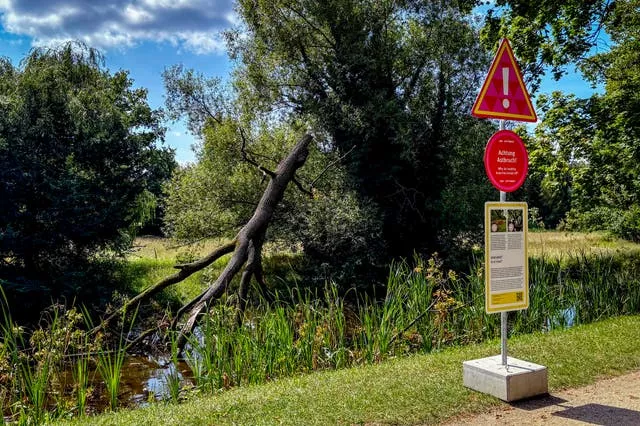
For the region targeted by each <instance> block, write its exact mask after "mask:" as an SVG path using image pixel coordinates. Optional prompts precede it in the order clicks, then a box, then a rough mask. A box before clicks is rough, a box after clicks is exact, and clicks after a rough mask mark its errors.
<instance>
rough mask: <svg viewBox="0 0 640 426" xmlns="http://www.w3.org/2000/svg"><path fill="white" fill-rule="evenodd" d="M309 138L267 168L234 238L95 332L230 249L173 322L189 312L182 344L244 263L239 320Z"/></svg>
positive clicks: (134, 301) (258, 277)
mask: <svg viewBox="0 0 640 426" xmlns="http://www.w3.org/2000/svg"><path fill="white" fill-rule="evenodd" d="M311 140H312V136H311V135H310V134H305V135H304V136H303V137H302V138H300V140H299V141H298V142H297V143H296V145H295V146H294V147H293V149H292V150H291V152H289V154H288V155H287V157H286V158H285V159H284V160H282V161H281V162H280V164H279V165H278V167H277V168H276V170H275V172H269V176H270V177H271V180H270V181H269V184H268V185H267V188H266V189H265V191H264V193H263V194H262V198H261V199H260V202H259V203H258V206H257V207H256V210H255V212H254V214H253V216H252V217H251V219H249V221H248V222H247V223H246V224H245V225H244V226H243V227H242V228H241V229H240V231H239V232H238V234H237V235H236V237H235V239H234V240H233V241H231V242H230V243H227V244H225V245H223V246H221V247H219V248H217V249H216V250H214V251H213V252H211V253H210V254H208V255H207V256H205V257H204V258H202V259H200V260H197V261H195V262H192V263H188V264H185V265H178V266H176V268H177V269H179V272H177V273H175V274H173V275H171V276H169V277H167V278H165V279H163V280H161V281H160V282H158V283H157V284H155V285H154V286H152V287H150V288H148V289H147V290H145V291H143V292H142V293H140V294H139V295H138V296H136V297H134V298H133V299H131V300H130V301H128V302H127V303H126V304H125V305H123V306H122V307H121V308H120V309H119V310H118V311H116V312H115V313H113V314H112V315H110V316H109V317H107V318H106V319H105V320H104V321H102V323H101V324H100V325H99V326H98V327H96V328H94V329H93V330H92V331H93V332H96V331H98V330H100V329H102V328H104V327H106V326H107V325H108V324H109V323H110V322H111V321H113V319H115V318H116V317H118V315H120V314H121V313H122V312H124V311H126V310H128V309H129V308H130V307H133V306H139V305H140V304H141V303H143V302H144V301H146V300H147V299H149V298H150V297H151V296H153V295H154V294H156V293H158V292H159V291H161V290H163V289H164V288H166V287H168V286H170V285H173V284H177V283H179V282H181V281H183V280H184V279H186V278H187V277H189V276H190V275H192V274H194V273H195V272H197V271H199V270H201V269H204V268H205V267H207V266H209V265H210V264H212V263H213V262H215V261H216V260H217V259H219V258H220V257H222V256H223V255H225V254H227V253H233V255H232V257H231V259H230V260H229V263H228V264H227V266H226V267H225V268H224V270H223V271H222V272H221V273H220V275H219V276H218V279H217V280H216V281H215V282H214V283H213V284H211V285H210V286H209V287H208V288H207V289H206V290H205V291H204V292H203V293H202V294H200V295H199V296H198V297H196V298H195V299H193V300H192V301H190V302H189V303H187V304H185V305H184V306H182V308H180V310H179V311H178V312H177V313H176V317H175V319H174V322H173V324H172V326H173V327H176V328H177V326H178V323H179V321H180V319H181V318H182V316H183V315H184V314H185V313H187V312H188V316H187V318H186V321H185V322H184V324H183V325H182V327H181V329H180V334H179V335H178V344H179V345H180V347H182V346H184V343H185V342H186V336H187V334H190V333H191V332H192V331H193V328H194V327H195V325H196V323H197V320H198V317H199V316H200V314H201V313H202V311H203V310H204V309H205V307H206V306H207V304H208V303H209V302H211V301H213V300H215V299H217V298H219V297H220V296H221V295H222V294H224V292H225V291H226V290H227V288H228V286H229V284H230V283H231V280H232V279H233V277H234V276H235V275H236V274H237V273H238V272H239V271H240V269H241V268H242V266H243V265H245V263H246V267H245V270H244V272H243V274H242V278H241V280H240V287H239V289H238V304H237V307H238V317H237V320H238V321H240V320H241V318H242V312H243V310H244V307H245V305H246V299H247V293H248V288H249V284H250V281H251V278H252V277H255V279H256V281H258V283H260V284H261V285H262V284H263V283H264V279H263V276H262V244H263V242H264V238H265V234H266V231H267V228H268V227H269V224H270V222H271V219H272V218H273V213H274V211H275V209H276V206H277V205H278V203H279V202H280V201H281V200H282V198H283V196H284V192H285V190H286V188H287V185H288V184H289V182H291V181H292V180H294V176H295V173H296V171H297V170H298V169H299V168H300V167H302V166H303V165H304V163H305V161H306V160H307V156H308V155H309V144H310V143H311ZM263 170H264V169H263Z"/></svg>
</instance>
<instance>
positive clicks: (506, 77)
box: [502, 67, 509, 109]
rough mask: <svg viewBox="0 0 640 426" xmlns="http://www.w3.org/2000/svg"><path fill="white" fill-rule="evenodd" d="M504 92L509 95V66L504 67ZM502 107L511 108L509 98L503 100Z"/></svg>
mask: <svg viewBox="0 0 640 426" xmlns="http://www.w3.org/2000/svg"><path fill="white" fill-rule="evenodd" d="M502 94H503V95H505V96H509V67H502ZM502 107H503V108H504V109H507V108H509V99H506V98H505V99H503V100H502Z"/></svg>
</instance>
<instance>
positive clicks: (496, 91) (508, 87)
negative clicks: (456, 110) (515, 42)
mask: <svg viewBox="0 0 640 426" xmlns="http://www.w3.org/2000/svg"><path fill="white" fill-rule="evenodd" d="M471 115H473V116H474V117H479V118H500V119H503V120H515V121H531V122H535V121H537V119H538V118H537V117H536V112H535V111H534V109H533V105H532V104H531V99H530V97H529V92H527V88H526V87H525V86H524V81H523V80H522V73H521V72H520V67H518V63H517V62H516V58H515V57H514V56H513V50H511V46H510V45H509V41H508V40H507V39H506V38H505V39H503V40H502V43H500V47H499V48H498V53H496V56H495V58H493V62H492V63H491V68H489V74H488V75H487V79H486V80H485V81H484V84H483V85H482V89H481V90H480V94H478V98H477V99H476V102H475V103H474V104H473V109H472V110H471Z"/></svg>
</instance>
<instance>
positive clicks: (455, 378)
mask: <svg viewBox="0 0 640 426" xmlns="http://www.w3.org/2000/svg"><path fill="white" fill-rule="evenodd" d="M639 330H640V316H627V317H618V318H614V319H609V320H606V321H602V322H599V323H593V324H589V325H584V326H578V327H574V328H572V329H568V330H562V331H553V332H550V333H546V334H543V333H536V334H531V335H524V336H518V337H516V338H513V339H510V341H509V349H510V354H511V355H513V356H516V357H519V358H521V359H526V360H528V361H532V362H536V363H539V364H542V365H546V366H547V367H548V369H549V386H550V390H551V391H554V390H558V389H560V388H565V387H575V386H580V385H585V384H587V383H591V382H593V381H595V380H596V379H598V378H601V377H605V376H610V375H617V374H622V373H625V372H628V371H633V370H636V369H638V368H640V345H638V341H639V340H640V331H639ZM497 352H499V342H498V341H496V340H493V341H490V342H486V343H483V344H478V345H470V346H466V347H457V348H450V349H446V350H443V351H441V352H437V353H432V354H427V355H414V356H410V357H403V358H396V359H392V360H389V361H387V362H384V363H382V364H379V365H374V366H365V367H356V368H350V369H344V370H338V371H330V372H318V373H313V374H309V375H299V376H296V377H292V378H287V379H282V380H277V381H273V382H270V383H267V384H265V385H260V386H249V387H245V388H238V389H233V390H231V391H227V392H224V393H222V394H219V395H215V396H209V397H201V398H194V399H191V400H189V401H188V402H186V403H184V404H181V405H164V404H154V405H152V406H150V407H147V408H143V409H138V410H123V411H121V412H119V413H115V414H105V415H101V416H98V417H93V418H83V419H79V420H78V421H77V422H75V423H73V424H80V423H81V424H94V425H134V424H166V425H169V424H184V425H187V424H188V425H200V424H202V425H211V424H216V425H218V424H220V425H225V424H247V425H257V424H291V425H299V424H305V425H314V424H317V425H325V424H364V423H382V424H387V423H388V424H423V423H437V422H441V421H444V420H446V419H447V418H449V417H451V416H454V415H457V414H461V413H472V412H479V411H484V410H487V409H489V408H491V407H493V406H495V405H499V404H502V403H501V402H500V401H498V400H496V399H495V398H493V397H490V396H487V395H483V394H479V393H476V392H473V391H470V390H468V389H466V388H464V387H463V386H462V362H463V361H465V360H470V359H475V358H480V357H485V356H489V355H495V354H496V353H497ZM78 422H79V423H78Z"/></svg>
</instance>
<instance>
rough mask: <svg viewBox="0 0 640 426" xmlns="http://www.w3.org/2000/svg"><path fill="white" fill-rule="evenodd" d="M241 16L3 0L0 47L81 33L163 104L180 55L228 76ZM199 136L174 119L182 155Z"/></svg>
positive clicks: (74, 0) (546, 86)
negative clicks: (166, 75)
mask: <svg viewBox="0 0 640 426" xmlns="http://www.w3.org/2000/svg"><path fill="white" fill-rule="evenodd" d="M234 21H235V17H234V15H233V1H232V0H104V1H95V0H46V1H42V0H19V1H16V0H0V55H2V56H8V57H9V58H11V60H12V61H13V63H14V64H18V63H19V61H20V60H21V59H22V58H23V57H24V56H25V55H26V54H27V53H28V52H29V50H30V49H31V48H32V47H33V46H43V45H52V44H56V43H60V42H62V41H67V40H73V39H78V40H82V41H85V42H86V43H87V44H89V45H91V46H93V47H97V48H99V49H101V50H102V52H103V53H104V55H105V62H106V66H107V67H108V68H109V69H111V70H113V71H115V70H118V69H126V70H129V72H130V76H131V78H133V80H134V85H136V86H139V87H145V88H147V89H148V90H149V103H150V104H151V105H152V106H153V107H161V106H163V103H164V89H163V85H162V77H161V74H162V72H163V70H164V69H165V68H166V67H169V66H171V65H174V64H178V63H181V64H183V65H184V66H185V67H186V68H194V69H196V70H198V71H199V72H201V73H203V74H205V75H207V76H211V77H214V76H216V77H221V78H223V79H225V78H228V76H229V73H230V71H231V69H232V64H231V63H230V61H229V59H228V57H227V55H226V53H225V50H224V43H223V41H222V38H221V31H223V30H224V29H227V28H230V27H231V26H232V25H233V24H234ZM553 90H563V91H565V92H569V93H576V94H577V95H578V96H588V95H589V94H590V93H591V92H592V89H591V88H590V86H589V85H588V83H586V82H584V81H582V79H581V78H580V76H579V75H577V74H576V73H574V72H570V73H569V75H567V76H565V77H564V78H563V79H562V80H561V81H560V82H555V81H553V80H552V79H551V78H545V79H544V80H543V84H542V87H541V90H540V92H542V93H548V92H551V91H553ZM195 142H196V140H195V138H194V137H193V136H192V135H190V134H189V133H188V132H187V130H186V128H185V126H184V123H180V122H178V123H168V130H167V135H166V143H167V144H168V145H169V146H171V147H173V148H175V149H176V158H177V160H178V161H179V162H180V163H186V162H191V161H194V159H195V156H194V154H193V151H192V150H191V146H192V145H193V144H194V143H195Z"/></svg>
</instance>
